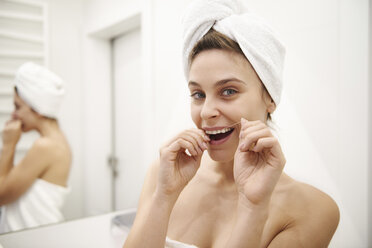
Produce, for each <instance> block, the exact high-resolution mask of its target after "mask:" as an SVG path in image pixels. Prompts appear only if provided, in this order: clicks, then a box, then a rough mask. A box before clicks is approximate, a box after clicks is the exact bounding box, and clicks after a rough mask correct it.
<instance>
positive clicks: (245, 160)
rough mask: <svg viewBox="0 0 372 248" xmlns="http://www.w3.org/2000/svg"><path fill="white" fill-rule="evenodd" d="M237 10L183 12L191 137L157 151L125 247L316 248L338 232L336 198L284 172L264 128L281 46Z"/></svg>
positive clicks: (214, 7) (206, 5)
mask: <svg viewBox="0 0 372 248" xmlns="http://www.w3.org/2000/svg"><path fill="white" fill-rule="evenodd" d="M242 9H243V8H242V7H241V6H240V4H239V2H238V1H235V0H204V1H194V3H193V4H192V5H191V6H190V8H189V9H188V11H187V12H186V15H185V17H184V25H185V27H184V55H183V56H184V57H183V59H184V68H185V74H186V78H187V80H188V86H189V90H190V96H191V99H192V100H191V115H192V119H193V121H194V123H195V126H196V127H197V128H195V129H190V130H185V131H183V132H181V133H179V134H178V135H177V136H175V137H174V138H173V139H171V140H169V142H168V143H166V144H165V145H164V146H163V147H162V148H161V149H160V158H159V160H158V161H156V162H155V163H154V164H153V165H152V166H151V168H150V169H149V172H148V174H147V176H146V179H145V183H144V186H143V191H142V194H141V197H140V201H139V205H138V210H137V215H136V219H135V221H134V224H133V227H132V229H131V231H130V233H129V235H128V238H127V240H126V243H125V245H124V247H125V248H131V247H136V248H140V247H152V248H156V247H158V248H163V247H164V246H166V247H234V248H235V247H236V248H243V247H244V248H248V247H252V248H258V247H271V248H274V247H314V248H315V247H316V248H319V247H327V246H328V244H329V242H330V240H331V238H332V236H333V234H334V232H335V230H336V228H337V225H338V221H339V210H338V207H337V205H336V204H335V202H334V201H333V200H332V198H331V197H329V196H328V195H327V194H325V193H323V192H321V191H320V190H318V189H316V188H314V187H312V186H310V185H307V184H304V183H301V182H298V181H296V180H294V179H292V178H291V177H289V176H288V175H286V174H285V173H284V172H283V168H284V166H285V163H286V159H285V156H284V154H283V152H282V149H281V145H280V143H279V141H278V139H277V138H276V137H275V136H274V135H273V134H272V132H271V130H270V128H269V127H268V122H269V121H270V115H271V114H272V113H273V112H274V111H275V109H276V106H277V105H278V104H279V102H280V93H281V88H282V79H281V75H282V70H283V63H284V53H285V51H284V47H283V45H282V44H281V43H280V42H279V40H278V39H277V37H276V35H275V34H274V32H273V31H272V29H271V28H270V27H269V26H268V25H267V24H266V23H265V21H264V20H262V19H261V18H259V17H257V16H256V15H253V14H250V13H242V11H241V10H242ZM205 151H207V153H206V152H205ZM298 166H301V164H299V165H298Z"/></svg>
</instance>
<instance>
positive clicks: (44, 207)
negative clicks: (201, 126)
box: [0, 179, 70, 233]
mask: <svg viewBox="0 0 372 248" xmlns="http://www.w3.org/2000/svg"><path fill="white" fill-rule="evenodd" d="M69 192H70V189H69V188H66V187H63V186H60V185H57V184H53V183H50V182H47V181H45V180H43V179H36V181H35V182H34V183H33V185H32V186H31V187H30V188H29V189H28V191H27V192H26V193H24V194H23V195H22V196H21V197H20V198H19V199H18V200H16V201H15V202H12V203H10V204H8V205H5V206H3V207H2V208H1V217H0V218H1V220H0V233H4V232H10V231H16V230H21V229H25V228H30V227H36V226H41V225H46V224H51V223H58V222H61V221H63V220H64V217H63V215H62V212H61V209H62V207H63V205H64V202H65V199H66V196H67V194H68V193H69Z"/></svg>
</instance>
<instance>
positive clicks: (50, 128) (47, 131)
mask: <svg viewBox="0 0 372 248" xmlns="http://www.w3.org/2000/svg"><path fill="white" fill-rule="evenodd" d="M36 129H37V131H38V132H39V133H40V135H41V136H51V135H53V134H56V133H59V132H60V130H59V126H58V122H57V121H56V120H54V119H48V118H42V119H41V121H40V123H39V125H38V127H37V128H36Z"/></svg>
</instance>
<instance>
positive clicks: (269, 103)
mask: <svg viewBox="0 0 372 248" xmlns="http://www.w3.org/2000/svg"><path fill="white" fill-rule="evenodd" d="M264 102H265V104H266V111H267V112H268V113H270V114H272V113H273V112H274V111H275V109H276V104H275V102H274V100H273V99H272V98H271V96H270V94H269V93H268V92H267V91H265V92H264Z"/></svg>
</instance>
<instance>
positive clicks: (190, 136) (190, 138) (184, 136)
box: [180, 131, 204, 154]
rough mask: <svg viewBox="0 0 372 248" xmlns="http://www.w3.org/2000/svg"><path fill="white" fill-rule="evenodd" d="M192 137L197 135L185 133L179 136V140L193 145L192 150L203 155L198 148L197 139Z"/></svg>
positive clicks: (200, 148) (201, 150)
mask: <svg viewBox="0 0 372 248" xmlns="http://www.w3.org/2000/svg"><path fill="white" fill-rule="evenodd" d="M194 136H197V134H192V133H191V132H188V131H185V132H183V133H182V134H181V135H180V138H182V139H185V140H187V141H189V142H190V143H191V144H192V145H193V147H194V149H195V150H196V151H197V152H198V154H199V153H200V154H201V153H203V151H204V149H203V148H202V147H200V145H199V142H198V139H197V138H196V137H194Z"/></svg>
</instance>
